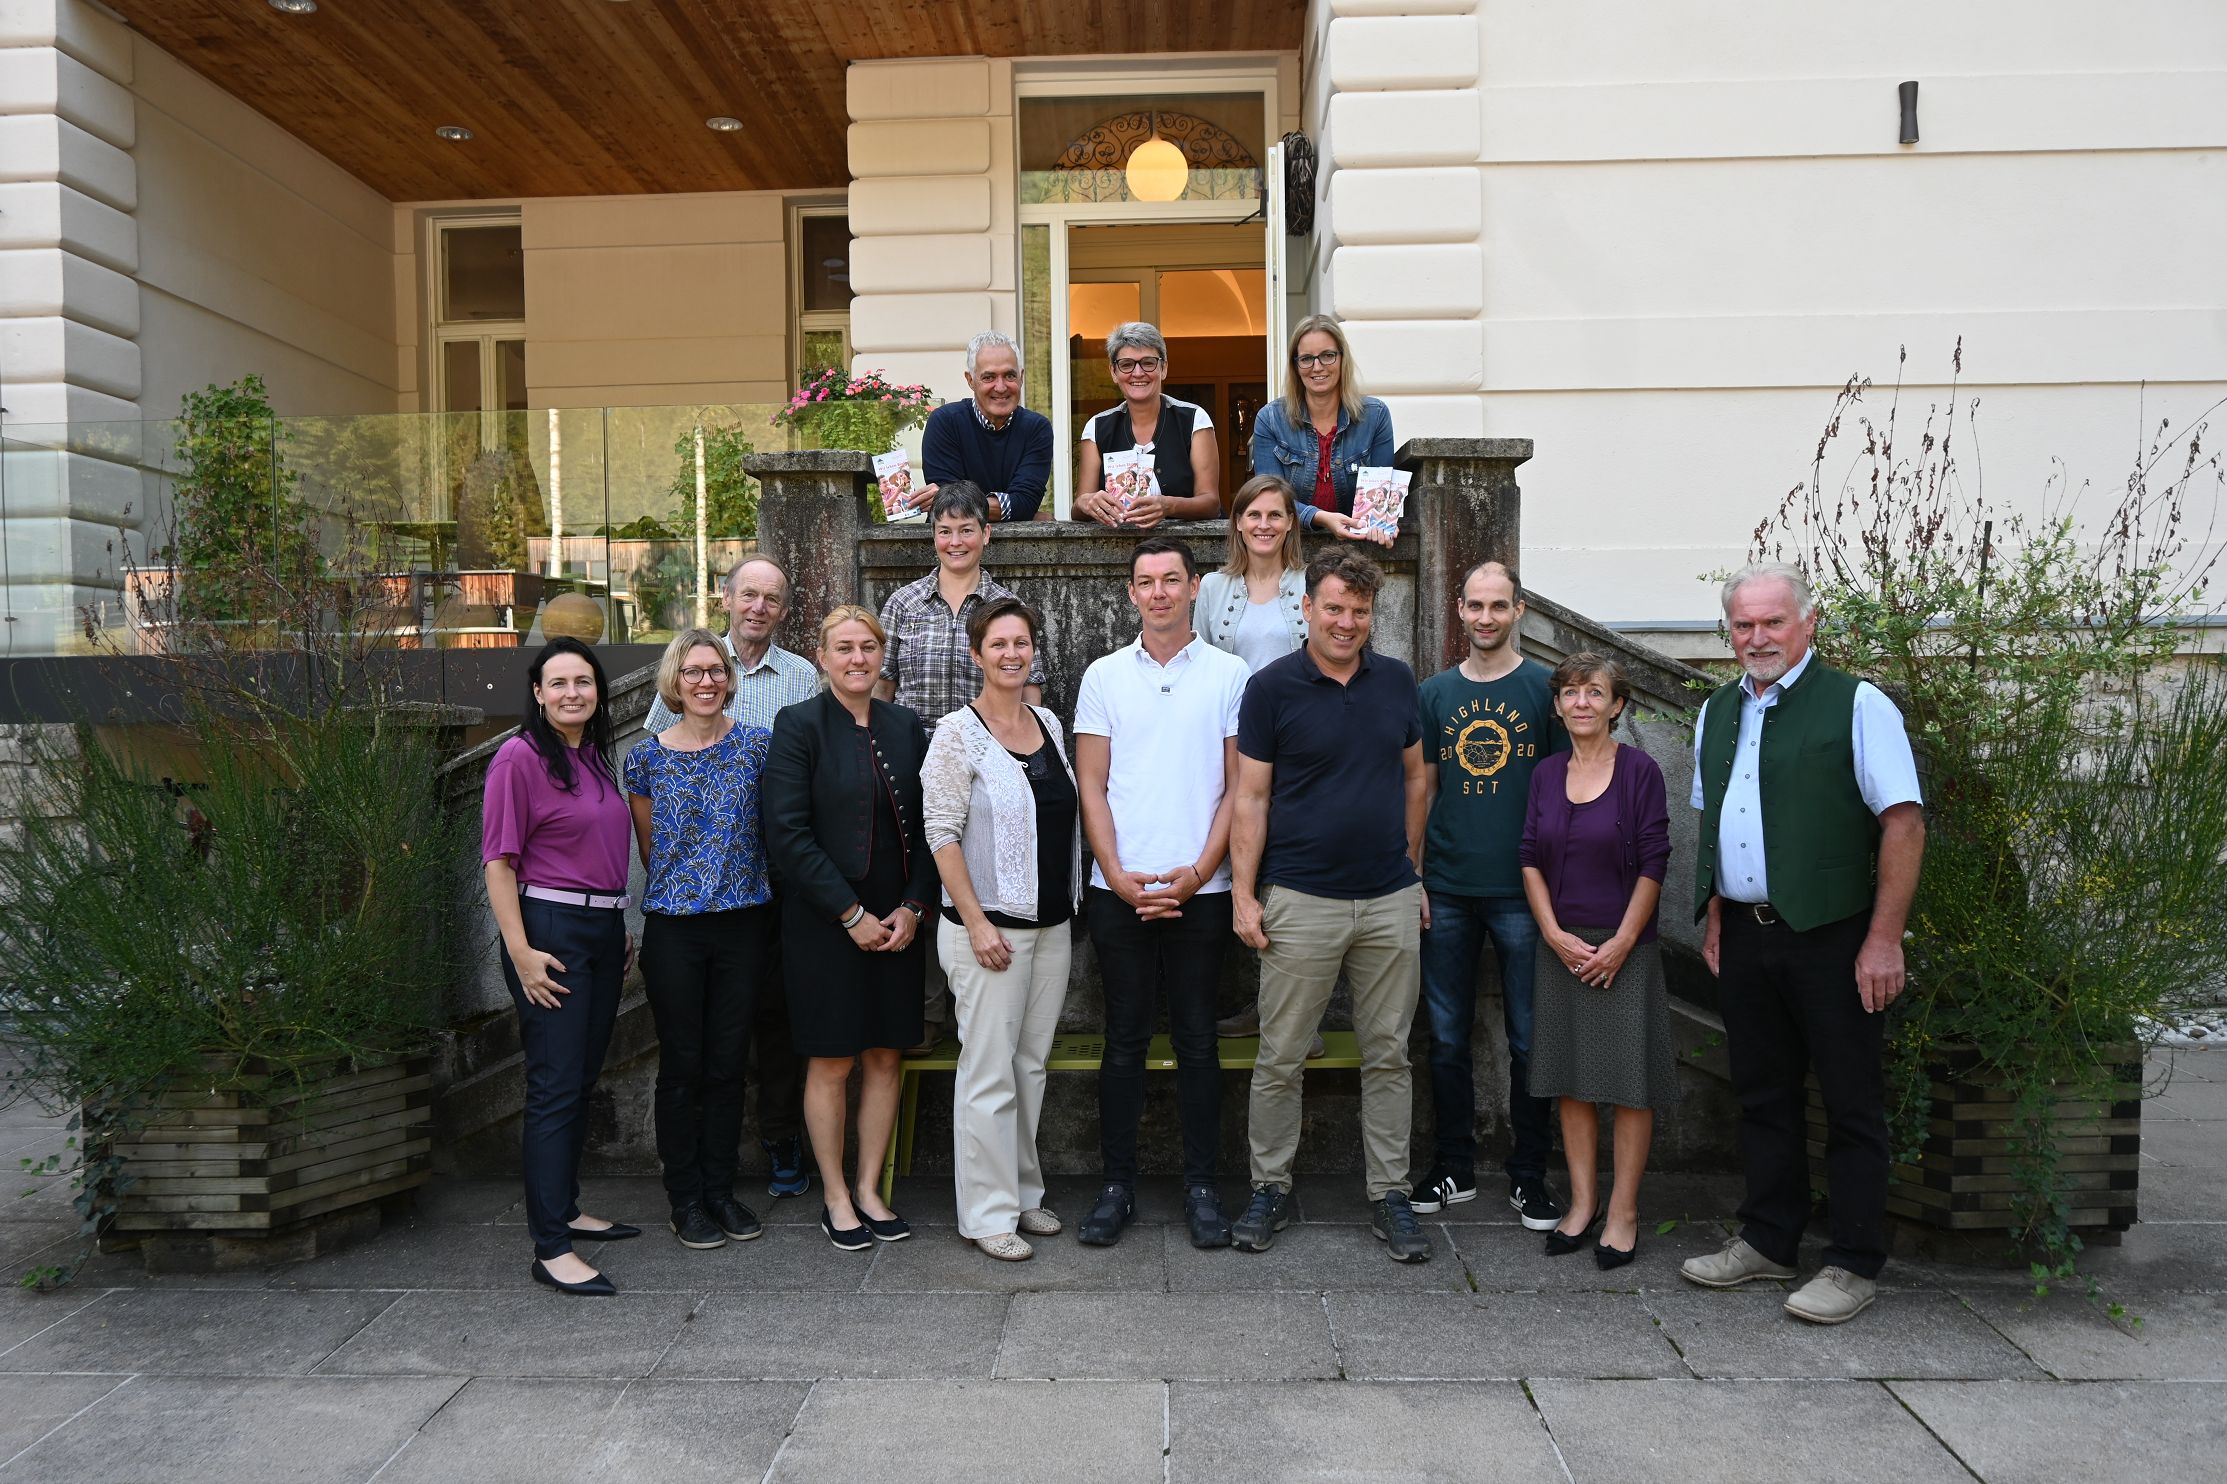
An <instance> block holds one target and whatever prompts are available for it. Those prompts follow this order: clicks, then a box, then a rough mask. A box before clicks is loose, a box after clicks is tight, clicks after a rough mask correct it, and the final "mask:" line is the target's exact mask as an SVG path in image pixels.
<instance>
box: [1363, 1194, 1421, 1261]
mask: <svg viewBox="0 0 2227 1484" xmlns="http://www.w3.org/2000/svg"><path fill="white" fill-rule="evenodd" d="M1369 1230H1370V1231H1372V1232H1374V1233H1375V1234H1376V1239H1377V1240H1378V1241H1379V1242H1382V1243H1383V1244H1384V1245H1385V1248H1386V1250H1387V1251H1388V1252H1389V1253H1390V1254H1391V1257H1392V1261H1394V1262H1429V1261H1430V1260H1431V1239H1430V1238H1429V1236H1427V1235H1426V1234H1425V1233H1424V1231H1423V1223H1422V1222H1420V1221H1417V1220H1416V1219H1415V1208H1414V1207H1413V1206H1411V1205H1409V1204H1408V1203H1407V1192H1406V1191H1404V1190H1389V1191H1386V1192H1385V1193H1384V1194H1383V1195H1382V1196H1380V1197H1378V1199H1377V1201H1376V1203H1375V1205H1373V1206H1372V1207H1370V1209H1369Z"/></svg>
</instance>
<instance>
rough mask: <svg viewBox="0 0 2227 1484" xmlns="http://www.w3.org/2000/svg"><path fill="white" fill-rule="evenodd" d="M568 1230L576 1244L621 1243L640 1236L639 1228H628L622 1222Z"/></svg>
mask: <svg viewBox="0 0 2227 1484" xmlns="http://www.w3.org/2000/svg"><path fill="white" fill-rule="evenodd" d="M568 1230H570V1231H571V1233H572V1238H573V1240H574V1241H576V1242H623V1241H626V1240H627V1239H628V1238H629V1237H638V1236H640V1235H641V1234H642V1229H641V1228H640V1227H638V1226H628V1225H627V1224H626V1223H625V1222H623V1221H614V1222H612V1223H611V1224H610V1225H609V1226H604V1227H593V1226H575V1227H571V1228H568Z"/></svg>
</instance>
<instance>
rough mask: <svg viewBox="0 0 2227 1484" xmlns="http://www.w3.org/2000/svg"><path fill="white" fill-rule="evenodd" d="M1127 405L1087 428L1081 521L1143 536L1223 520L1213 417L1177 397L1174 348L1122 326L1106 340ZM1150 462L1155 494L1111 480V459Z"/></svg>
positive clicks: (1151, 332) (1141, 326)
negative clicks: (1172, 376)
mask: <svg viewBox="0 0 2227 1484" xmlns="http://www.w3.org/2000/svg"><path fill="white" fill-rule="evenodd" d="M1106 361H1107V363H1108V364H1109V365H1111V366H1112V368H1113V382H1114V386H1115V388H1116V389H1117V390H1119V391H1120V393H1121V403H1120V405H1118V406H1115V407H1109V408H1107V409H1106V410H1105V411H1104V412H1101V413H1099V414H1098V415H1097V416H1096V417H1094V418H1092V419H1091V420H1090V421H1089V422H1087V423H1085V424H1083V436H1082V447H1081V455H1080V456H1081V460H1082V462H1081V467H1080V468H1079V469H1078V470H1077V471H1076V476H1075V489H1076V495H1075V506H1074V509H1075V514H1077V515H1078V516H1081V517H1083V518H1085V519H1087V520H1094V521H1097V522H1098V523H1099V524H1100V525H1105V526H1132V527H1136V528H1138V529H1142V528H1144V527H1147V526H1156V525H1158V524H1159V523H1160V522H1161V521H1163V520H1211V519H1213V518H1214V517H1215V516H1217V515H1220V514H1221V513H1222V472H1221V471H1222V452H1221V445H1220V443H1219V442H1217V441H1216V439H1215V437H1214V417H1213V414H1211V413H1209V412H1208V411H1207V410H1206V409H1205V408H1204V407H1201V406H1199V405H1198V404H1197V403H1195V402H1186V401H1184V400H1183V399H1182V398H1180V397H1171V396H1169V395H1168V394H1167V392H1166V391H1165V390H1163V389H1164V388H1165V387H1166V385H1167V381H1168V342H1167V341H1166V340H1164V339H1162V338H1161V335H1160V332H1159V331H1158V330H1156V329H1154V328H1153V327H1152V326H1150V325H1148V324H1145V323H1143V322H1142V321H1132V322H1131V323H1129V324H1125V325H1116V326H1115V327H1114V332H1113V333H1112V334H1111V335H1108V336H1107V337H1106ZM1131 452H1138V453H1145V454H1149V455H1150V456H1151V457H1150V460H1149V463H1150V470H1151V475H1152V477H1153V479H1154V480H1156V481H1157V483H1158V486H1159V489H1158V492H1157V493H1154V492H1153V491H1152V490H1150V489H1148V488H1143V487H1134V486H1132V485H1131V484H1130V483H1129V480H1130V477H1131V476H1128V475H1117V476H1116V479H1115V481H1114V484H1115V487H1114V488H1111V489H1109V488H1108V482H1107V479H1106V455H1108V454H1117V453H1118V454H1126V453H1131Z"/></svg>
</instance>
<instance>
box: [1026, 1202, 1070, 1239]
mask: <svg viewBox="0 0 2227 1484" xmlns="http://www.w3.org/2000/svg"><path fill="white" fill-rule="evenodd" d="M1021 1230H1022V1231H1024V1232H1026V1233H1028V1234H1029V1235H1030V1236H1032V1237H1056V1236H1058V1235H1059V1234H1060V1233H1061V1232H1063V1231H1065V1230H1067V1223H1066V1222H1064V1221H1062V1220H1060V1219H1059V1213H1058V1212H1057V1211H1054V1210H1053V1209H1052V1208H1051V1207H1050V1206H1031V1207H1029V1208H1028V1209H1027V1210H1026V1211H1023V1212H1022V1213H1021Z"/></svg>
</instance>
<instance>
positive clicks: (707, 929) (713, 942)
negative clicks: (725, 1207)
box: [642, 904, 794, 1211]
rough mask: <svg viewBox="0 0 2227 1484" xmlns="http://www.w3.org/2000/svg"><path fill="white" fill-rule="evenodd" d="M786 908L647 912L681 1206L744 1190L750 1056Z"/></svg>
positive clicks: (673, 1177)
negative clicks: (740, 1158)
mask: <svg viewBox="0 0 2227 1484" xmlns="http://www.w3.org/2000/svg"><path fill="white" fill-rule="evenodd" d="M777 910H778V909H776V908H774V907H773V906H771V905H770V904H768V905H761V906H757V907H741V908H737V909H735V910H734V911H731V912H704V913H698V914H695V915H692V916H685V917H682V916H668V915H666V914H664V913H660V912H648V913H644V914H643V916H642V983H643V985H644V987H645V989H646V990H647V992H648V996H649V1002H650V1013H651V1014H652V1015H653V1016H655V1017H656V1019H657V1157H658V1160H659V1161H660V1162H661V1163H662V1164H663V1165H664V1167H665V1194H666V1197H667V1198H668V1199H669V1200H670V1201H671V1203H672V1206H673V1209H674V1210H676V1211H678V1210H679V1209H680V1208H681V1207H683V1206H688V1205H693V1204H695V1203H696V1202H699V1201H710V1200H723V1199H726V1198H727V1197H730V1196H732V1195H733V1194H734V1193H735V1190H734V1187H735V1161H736V1155H735V1150H736V1146H737V1144H738V1143H739V1142H740V1141H741V1138H742V1083H743V1062H744V1060H745V1058H747V1057H748V1055H749V1050H750V1024H751V1019H752V1016H753V1012H754V1010H755V1008H756V1005H757V1002H758V1000H759V999H760V998H761V997H762V996H764V995H765V994H766V990H767V980H768V976H767V970H768V968H770V967H771V966H772V964H773V959H772V953H771V949H772V946H773V931H774V929H773V924H774V920H775V913H776V911H777ZM775 997H778V992H777V991H776V994H775ZM787 1054H788V1055H790V1056H791V1057H792V1058H793V1056H794V1053H793V1052H790V1053H787Z"/></svg>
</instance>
